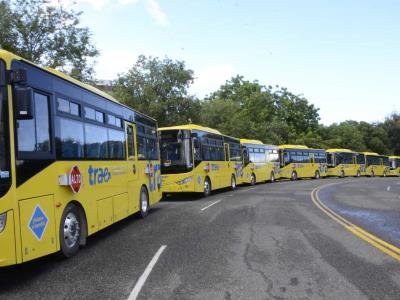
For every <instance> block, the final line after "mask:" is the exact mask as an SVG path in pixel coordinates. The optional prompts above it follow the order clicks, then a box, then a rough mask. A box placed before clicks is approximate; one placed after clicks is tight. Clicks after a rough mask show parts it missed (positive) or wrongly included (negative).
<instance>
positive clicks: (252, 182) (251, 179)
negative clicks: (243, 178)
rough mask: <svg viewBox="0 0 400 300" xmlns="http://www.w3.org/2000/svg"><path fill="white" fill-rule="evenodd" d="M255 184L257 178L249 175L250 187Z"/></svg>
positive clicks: (252, 174)
mask: <svg viewBox="0 0 400 300" xmlns="http://www.w3.org/2000/svg"><path fill="white" fill-rule="evenodd" d="M256 183H257V178H256V175H255V174H254V173H251V178H250V185H256Z"/></svg>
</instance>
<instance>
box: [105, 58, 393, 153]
mask: <svg viewBox="0 0 400 300" xmlns="http://www.w3.org/2000/svg"><path fill="white" fill-rule="evenodd" d="M193 80H194V74H193V71H192V70H189V69H187V68H186V66H185V63H184V62H182V61H173V60H170V59H168V58H165V59H163V60H160V59H158V58H153V57H146V56H140V57H139V59H138V60H137V62H136V63H135V65H134V66H133V67H132V68H131V70H129V72H127V73H126V74H122V75H120V76H119V78H118V79H117V80H116V81H115V85H114V89H113V92H114V95H115V96H116V97H117V98H118V99H119V100H121V101H122V102H124V103H126V104H127V105H129V106H131V107H133V108H135V109H137V110H139V111H141V112H144V113H146V114H148V115H150V116H152V117H154V118H156V119H157V120H158V121H159V125H160V126H169V125H177V124H185V123H190V122H192V123H198V124H201V125H205V126H209V127H212V128H216V129H218V130H220V131H221V132H223V133H225V134H228V135H231V136H237V137H245V138H251V139H260V140H262V141H263V142H265V143H271V144H286V143H289V144H306V145H308V146H310V147H318V148H331V147H335V148H350V149H354V150H357V151H374V152H379V153H383V154H393V153H394V154H399V155H400V115H397V114H393V115H392V116H390V117H388V118H387V119H386V121H385V122H383V123H367V122H356V121H346V122H342V123H339V124H332V125H330V126H323V125H321V124H320V123H319V121H320V117H319V114H318V110H319V109H318V108H316V107H315V106H314V105H313V104H311V103H309V102H308V101H307V99H305V98H304V97H303V96H298V95H295V94H293V93H291V92H290V91H289V90H288V89H286V88H282V87H279V86H275V87H272V86H265V85H262V84H260V83H259V82H258V81H252V82H251V81H248V80H245V79H244V78H243V77H242V76H236V77H233V78H231V79H230V80H228V81H226V83H225V84H224V85H222V86H221V87H220V88H219V89H218V90H217V91H215V92H213V93H211V95H210V96H209V97H206V98H205V99H203V100H201V101H200V100H199V99H197V98H196V97H194V96H193V95H190V93H189V87H190V85H191V84H192V83H193Z"/></svg>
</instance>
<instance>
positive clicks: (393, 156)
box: [389, 155, 400, 159]
mask: <svg viewBox="0 0 400 300" xmlns="http://www.w3.org/2000/svg"><path fill="white" fill-rule="evenodd" d="M389 158H395V159H396V158H400V156H396V155H392V156H389Z"/></svg>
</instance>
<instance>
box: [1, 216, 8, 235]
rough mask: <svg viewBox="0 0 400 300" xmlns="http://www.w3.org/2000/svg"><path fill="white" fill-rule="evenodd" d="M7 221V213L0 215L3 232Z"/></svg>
mask: <svg viewBox="0 0 400 300" xmlns="http://www.w3.org/2000/svg"><path fill="white" fill-rule="evenodd" d="M6 222H7V213H3V214H1V215H0V233H2V232H3V230H4V228H6Z"/></svg>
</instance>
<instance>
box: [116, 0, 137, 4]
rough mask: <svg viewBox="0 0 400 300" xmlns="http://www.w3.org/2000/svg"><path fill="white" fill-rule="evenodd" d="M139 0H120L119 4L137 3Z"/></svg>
mask: <svg viewBox="0 0 400 300" xmlns="http://www.w3.org/2000/svg"><path fill="white" fill-rule="evenodd" d="M138 1H139V0H118V3H119V4H122V5H127V4H134V3H137V2H138Z"/></svg>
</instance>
